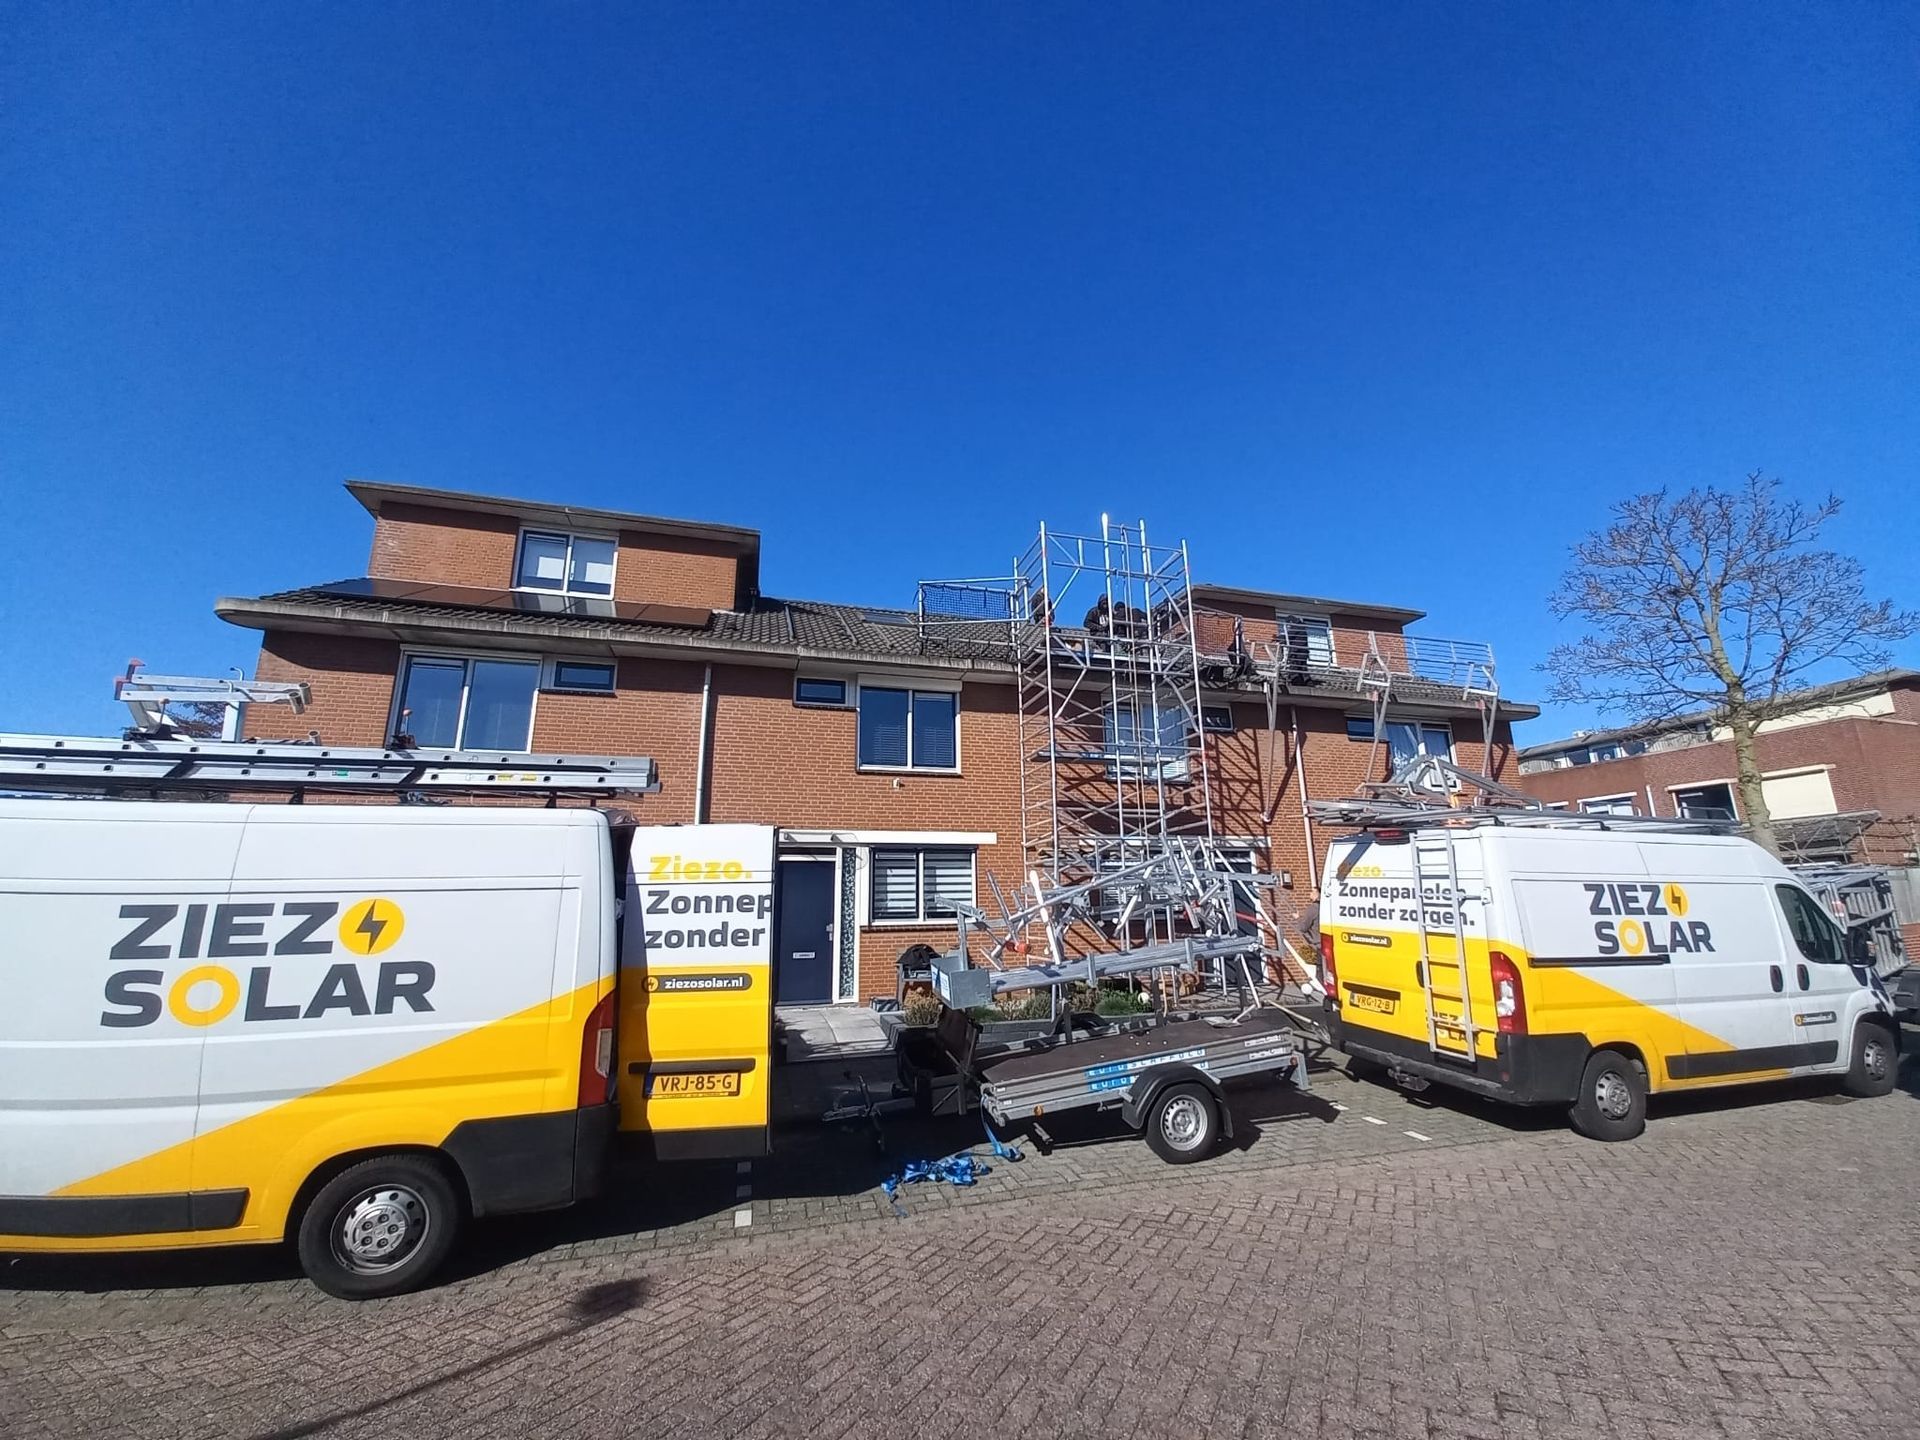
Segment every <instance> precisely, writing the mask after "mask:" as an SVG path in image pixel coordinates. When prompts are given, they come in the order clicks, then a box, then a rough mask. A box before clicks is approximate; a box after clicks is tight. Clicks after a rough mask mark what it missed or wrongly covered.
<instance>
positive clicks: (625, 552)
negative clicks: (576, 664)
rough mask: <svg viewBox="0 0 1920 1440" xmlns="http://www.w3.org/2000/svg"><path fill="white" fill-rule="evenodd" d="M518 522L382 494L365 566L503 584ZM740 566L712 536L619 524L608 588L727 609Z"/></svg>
mask: <svg viewBox="0 0 1920 1440" xmlns="http://www.w3.org/2000/svg"><path fill="white" fill-rule="evenodd" d="M521 528H522V526H521V522H520V521H519V520H517V519H516V518H514V517H513V516H511V515H484V514H480V513H479V512H477V511H471V510H447V509H442V508H440V507H438V506H432V505H416V504H413V503H411V502H407V501H399V500H388V501H385V502H383V503H382V504H381V506H380V514H379V517H378V518H377V519H376V520H375V521H374V525H373V553H372V555H371V556H370V557H369V559H368V561H367V573H368V574H369V575H373V576H377V577H379V578H382V579H390V580H418V581H422V582H425V583H433V584H442V585H472V586H476V587H479V588H481V589H489V590H498V589H504V588H506V587H509V586H511V585H512V584H513V580H514V574H513V567H514V560H515V553H514V551H515V547H516V546H517V545H518V544H519V538H520V531H521ZM739 573H740V560H739V557H738V556H737V555H735V554H733V553H732V552H731V551H730V549H729V548H728V547H727V546H724V545H722V544H720V543H718V542H716V541H711V540H702V539H699V538H696V537H693V536H674V535H648V534H643V533H641V532H639V531H634V530H623V531H621V532H620V553H619V558H618V559H617V560H616V561H615V563H614V569H613V593H614V598H615V599H616V600H632V601H638V602H643V603H644V602H651V603H654V604H666V605H690V606H695V607H697V608H700V609H705V610H730V609H732V608H733V607H734V606H735V605H736V604H737V603H738V602H739V599H740V597H739V594H738V589H739Z"/></svg>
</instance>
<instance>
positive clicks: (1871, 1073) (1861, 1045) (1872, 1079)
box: [1841, 1020, 1900, 1095]
mask: <svg viewBox="0 0 1920 1440" xmlns="http://www.w3.org/2000/svg"><path fill="white" fill-rule="evenodd" d="M1899 1073H1900V1052H1899V1050H1898V1049H1897V1048H1896V1047H1895V1045H1894V1041H1893V1036H1892V1035H1891V1034H1889V1033H1888V1031H1887V1028H1886V1026H1884V1025H1876V1024H1874V1023H1873V1022H1872V1021H1871V1020H1862V1021H1861V1022H1860V1023H1859V1024H1858V1025H1856V1026H1854V1027H1853V1064H1851V1065H1849V1066H1848V1067H1847V1078H1846V1079H1845V1080H1843V1081H1842V1082H1841V1084H1842V1085H1843V1086H1845V1088H1846V1092H1847V1093H1848V1094H1849V1095H1885V1094H1886V1093H1887V1092H1888V1091H1890V1090H1892V1089H1893V1082H1894V1080H1895V1079H1896V1078H1897V1077H1898V1075H1899Z"/></svg>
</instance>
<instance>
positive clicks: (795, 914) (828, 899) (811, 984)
mask: <svg viewBox="0 0 1920 1440" xmlns="http://www.w3.org/2000/svg"><path fill="white" fill-rule="evenodd" d="M836 868H837V867H836V866H835V865H834V864H833V863H832V862H831V861H826V860H782V861H781V862H780V894H779V907H780V911H779V913H780V945H779V948H778V950H777V951H776V952H775V955H774V988H773V995H774V1000H775V1001H776V1002H777V1003H778V1004H781V1005H826V1004H829V1003H831V1002H832V1000H833V910H834V893H833V873H834V870H835V869H836Z"/></svg>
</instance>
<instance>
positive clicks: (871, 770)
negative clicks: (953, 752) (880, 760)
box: [853, 765, 960, 775]
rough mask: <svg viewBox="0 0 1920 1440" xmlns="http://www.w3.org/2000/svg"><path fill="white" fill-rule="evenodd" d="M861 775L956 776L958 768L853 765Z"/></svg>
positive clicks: (958, 771)
mask: <svg viewBox="0 0 1920 1440" xmlns="http://www.w3.org/2000/svg"><path fill="white" fill-rule="evenodd" d="M853 768H854V771H855V772H856V773H857V774H861V775H958V774H959V773H960V767H959V766H957V765H956V766H954V767H953V768H951V769H940V768H936V767H935V766H932V765H855V766H854V767H853Z"/></svg>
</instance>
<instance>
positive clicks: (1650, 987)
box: [1320, 811, 1900, 1140]
mask: <svg viewBox="0 0 1920 1440" xmlns="http://www.w3.org/2000/svg"><path fill="white" fill-rule="evenodd" d="M1320 923H1321V953H1322V960H1323V965H1324V967H1325V970H1326V972H1327V974H1326V976H1325V979H1326V982H1327V989H1328V992H1329V995H1328V1001H1327V1005H1328V1018H1329V1028H1330V1032H1331V1034H1332V1037H1333V1039H1334V1042H1335V1044H1336V1045H1338V1046H1339V1048H1341V1049H1342V1050H1344V1051H1345V1052H1346V1053H1347V1054H1349V1055H1351V1056H1354V1057H1355V1058H1356V1059H1359V1060H1361V1061H1363V1062H1368V1063H1371V1064H1374V1065H1377V1066H1381V1067H1385V1068H1386V1069H1388V1070H1389V1071H1391V1072H1393V1073H1395V1074H1397V1075H1398V1076H1400V1077H1403V1078H1405V1079H1408V1080H1411V1081H1413V1082H1415V1083H1418V1082H1420V1081H1439V1082H1442V1083H1444V1084H1448V1085H1452V1086H1456V1087H1458V1088H1461V1089H1465V1090H1469V1091H1473V1092H1476V1093H1479V1094H1483V1095H1489V1096H1494V1097H1497V1098H1499V1099H1503V1100H1509V1101H1513V1102H1516V1103H1519V1104H1525V1105H1564V1106H1568V1107H1570V1111H1571V1118H1572V1121H1573V1124H1574V1126H1575V1127H1576V1128H1577V1129H1579V1130H1580V1131H1582V1132H1583V1133H1584V1134H1587V1135H1591V1136H1594V1137H1596V1138H1599V1139H1605V1140H1624V1139H1629V1138H1631V1137H1632V1136H1634V1135H1637V1134H1639V1133H1640V1131H1641V1129H1642V1128H1643V1127H1644V1125H1645V1119H1646V1102H1647V1096H1648V1094H1649V1093H1660V1092H1664V1091H1670V1090H1682V1089H1693V1088H1698V1087H1702V1086H1710V1085H1731V1084H1740V1083H1744V1082H1747V1081H1752V1080H1769V1079H1778V1078H1781V1077H1784V1076H1790V1075H1828V1074H1830V1075H1836V1076H1843V1077H1845V1081H1846V1084H1847V1086H1848V1087H1849V1088H1850V1089H1852V1090H1853V1091H1854V1092H1855V1093H1856V1094H1862V1095H1879V1094H1884V1093H1886V1092H1887V1091H1888V1090H1890V1089H1891V1088H1892V1087H1893V1084H1894V1079H1895V1066H1896V1064H1897V1062H1898V1055H1899V1044H1900V1031H1899V1027H1898V1025H1897V1024H1896V1023H1895V1021H1894V1016H1893V1009H1892V1006H1891V1004H1890V1003H1889V1001H1888V997H1887V994H1886V991H1885V989H1884V988H1883V987H1882V986H1881V984H1880V982H1879V979H1878V978H1877V977H1876V976H1875V975H1874V974H1873V971H1872V970H1871V968H1870V967H1869V965H1868V964H1867V963H1866V957H1865V956H1861V955H1857V954H1855V953H1853V951H1852V949H1851V948H1850V947H1849V944H1848V939H1847V936H1846V934H1845V933H1844V932H1843V931H1842V930H1841V929H1840V928H1839V926H1838V925H1837V924H1836V923H1835V922H1834V920H1833V919H1832V918H1831V917H1830V916H1829V915H1828V914H1827V913H1826V911H1825V910H1824V909H1823V908H1822V907H1821V905H1820V904H1819V902H1818V901H1817V900H1815V898H1814V897H1813V895H1812V894H1811V893H1809V891H1808V890H1807V889H1806V887H1805V886H1803V885H1802V884H1801V883H1800V882H1799V881H1798V880H1797V879H1796V878H1795V877H1794V875H1793V873H1792V872H1791V871H1789V870H1788V869H1787V868H1786V867H1785V866H1783V865H1782V864H1780V862H1779V861H1778V860H1776V859H1775V858H1774V857H1773V856H1772V855H1769V854H1768V853H1767V852H1766V851H1764V850H1762V849H1761V848H1760V847H1759V846H1757V845H1755V844H1753V843H1752V842H1750V841H1748V840H1744V839H1741V838H1738V837H1735V836H1730V835H1716V834H1703V833H1685V832H1661V831H1658V830H1653V829H1649V828H1621V829H1617V830H1610V829H1599V828H1573V827H1569V828H1553V827H1550V826H1544V825H1538V824H1520V823H1516V824H1506V823H1500V822H1498V821H1496V820H1494V819H1490V818H1488V817H1486V816H1484V815H1483V816H1477V817H1468V816H1466V815H1459V816H1452V817H1450V816H1449V815H1448V812H1445V811H1441V812H1438V814H1437V815H1436V816H1435V817H1433V819H1431V820H1429V821H1424V822H1422V823H1419V824H1416V825H1413V826H1412V827H1411V828H1396V827H1394V826H1393V825H1391V824H1387V823H1383V824H1382V825H1380V826H1377V827H1376V828H1373V829H1369V830H1364V831H1362V832H1361V833H1360V834H1357V835H1354V836H1351V837H1349V838H1347V839H1343V840H1339V841H1336V842H1335V843H1334V844H1333V846H1332V847H1331V850H1330V852H1329V854H1328V856H1327V865H1326V872H1325V882H1324V885H1323V887H1322V904H1321V922H1320Z"/></svg>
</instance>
